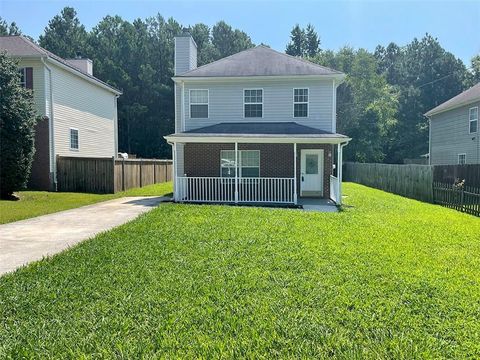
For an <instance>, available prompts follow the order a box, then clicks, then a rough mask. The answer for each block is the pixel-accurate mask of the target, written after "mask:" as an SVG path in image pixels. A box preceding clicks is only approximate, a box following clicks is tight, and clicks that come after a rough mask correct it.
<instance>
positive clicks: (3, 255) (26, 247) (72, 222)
mask: <svg viewBox="0 0 480 360" xmlns="http://www.w3.org/2000/svg"><path fill="white" fill-rule="evenodd" d="M166 200H169V198H166V197H125V198H121V199H115V200H110V201H105V202H101V203H98V204H94V205H88V206H82V207H79V208H76V209H71V210H66V211H61V212H57V213H53V214H49V215H43V216H39V217H35V218H31V219H26V220H21V221H17V222H13V223H9V224H4V225H0V275H2V274H4V273H7V272H10V271H13V270H15V269H17V268H18V267H20V266H22V265H25V264H27V263H29V262H32V261H36V260H40V259H42V258H43V257H44V256H47V255H53V254H56V253H58V252H60V251H62V250H65V249H67V248H68V247H70V246H73V245H75V244H77V243H79V242H81V241H83V240H86V239H88V238H91V237H93V236H94V235H96V234H98V233H100V232H103V231H107V230H110V229H112V228H114V227H115V226H119V225H122V224H124V223H126V222H128V221H130V220H132V219H134V218H136V217H137V216H138V215H140V214H142V213H144V212H147V211H149V210H151V209H153V208H154V207H155V206H157V205H158V204H159V203H160V202H162V201H166Z"/></svg>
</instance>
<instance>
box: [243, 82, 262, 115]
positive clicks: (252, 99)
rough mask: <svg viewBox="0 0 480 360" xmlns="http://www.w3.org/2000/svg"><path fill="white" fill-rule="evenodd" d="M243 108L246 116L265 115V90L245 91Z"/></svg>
mask: <svg viewBox="0 0 480 360" xmlns="http://www.w3.org/2000/svg"><path fill="white" fill-rule="evenodd" d="M243 109H244V116H245V117H246V118H261V117H263V90H262V89H246V90H244V91H243Z"/></svg>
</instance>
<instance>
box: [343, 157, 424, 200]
mask: <svg viewBox="0 0 480 360" xmlns="http://www.w3.org/2000/svg"><path fill="white" fill-rule="evenodd" d="M344 180H345V181H353V182H356V183H360V184H363V185H367V186H370V187H374V188H377V189H380V190H384V191H388V192H391V193H394V194H398V195H402V196H405V197H409V198H413V199H418V200H422V201H427V202H433V192H432V182H433V171H432V168H431V167H430V166H428V165H415V164H408V165H393V164H371V163H370V164H368V163H367V164H364V163H345V171H344Z"/></svg>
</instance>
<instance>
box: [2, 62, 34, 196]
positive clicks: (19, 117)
mask: <svg viewBox="0 0 480 360" xmlns="http://www.w3.org/2000/svg"><path fill="white" fill-rule="evenodd" d="M19 80H20V79H19V73H18V69H17V63H16V62H15V61H14V60H12V59H10V58H8V57H7V56H6V54H5V53H0V198H2V199H15V197H14V196H13V192H14V191H18V190H21V189H22V188H24V187H25V186H26V184H27V180H28V178H29V176H30V168H31V166H32V161H33V155H34V153H35V147H34V137H35V124H36V121H37V118H36V112H35V104H34V102H33V96H32V92H31V91H30V90H27V89H24V88H23V87H21V86H20V84H19Z"/></svg>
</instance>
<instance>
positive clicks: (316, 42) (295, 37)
mask: <svg viewBox="0 0 480 360" xmlns="http://www.w3.org/2000/svg"><path fill="white" fill-rule="evenodd" d="M285 52H286V53H287V54H288V55H292V56H301V57H314V56H315V55H317V54H318V53H319V52H320V37H319V36H318V34H317V32H316V31H315V28H314V27H313V25H312V24H308V25H307V28H306V29H303V28H300V25H298V24H296V25H295V26H294V27H293V29H292V31H291V33H290V42H289V43H288V44H287V48H286V50H285Z"/></svg>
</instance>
